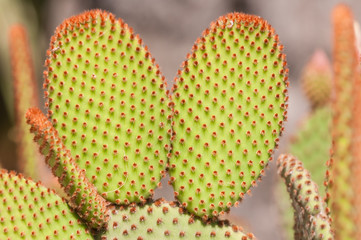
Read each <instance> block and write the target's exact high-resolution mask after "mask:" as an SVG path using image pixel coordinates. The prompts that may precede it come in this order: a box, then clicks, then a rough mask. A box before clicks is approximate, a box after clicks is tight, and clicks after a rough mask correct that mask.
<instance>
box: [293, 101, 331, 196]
mask: <svg viewBox="0 0 361 240" xmlns="http://www.w3.org/2000/svg"><path fill="white" fill-rule="evenodd" d="M331 120H332V110H331V108H330V107H329V106H325V107H321V108H317V109H315V110H314V112H312V113H311V115H310V116H308V117H307V119H305V121H304V122H303V123H302V125H301V127H300V128H299V131H298V132H297V135H296V136H295V137H294V139H292V142H291V144H290V152H291V153H292V155H294V156H297V158H299V159H301V160H302V162H303V165H304V166H305V168H306V169H307V170H308V171H309V172H310V174H311V176H312V179H313V181H314V182H315V183H316V184H317V185H318V186H319V190H320V193H321V196H325V195H326V192H325V188H324V187H322V186H324V181H325V172H326V171H327V164H326V163H327V161H328V159H330V150H331V147H332V136H331V131H330V130H331Z"/></svg>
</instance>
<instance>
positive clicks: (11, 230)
mask: <svg viewBox="0 0 361 240" xmlns="http://www.w3.org/2000/svg"><path fill="white" fill-rule="evenodd" d="M0 186H1V187H0V239H8V240H18V239H59V240H63V239H82V240H83V239H84V240H85V239H93V238H92V236H91V234H90V233H89V232H88V230H87V229H86V226H85V224H82V223H81V221H80V220H79V219H78V217H77V216H76V214H74V213H72V211H71V209H70V208H69V206H68V205H67V204H66V203H65V202H64V201H63V200H62V199H61V198H60V197H59V196H57V195H56V194H55V193H54V192H53V191H51V190H49V189H47V188H45V187H44V186H42V185H41V184H40V183H35V182H33V181H32V180H29V179H26V178H24V177H22V176H21V175H16V174H14V173H12V172H10V173H8V172H6V171H5V170H2V171H1V172H0Z"/></svg>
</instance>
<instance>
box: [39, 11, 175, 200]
mask: <svg viewBox="0 0 361 240" xmlns="http://www.w3.org/2000/svg"><path fill="white" fill-rule="evenodd" d="M45 64H46V66H47V68H48V69H47V71H46V72H45V83H44V88H45V90H46V92H45V95H46V107H47V108H48V117H49V118H50V119H51V122H52V124H53V125H54V127H55V129H56V130H57V131H58V132H59V136H60V137H61V139H62V141H63V143H64V145H65V147H66V148H67V149H69V150H70V151H71V155H72V156H73V157H74V159H75V162H76V163H77V164H78V165H79V167H80V169H83V170H84V171H85V173H86V177H87V178H88V179H89V180H90V181H91V183H93V184H94V185H95V187H96V188H97V190H98V192H99V193H101V194H102V196H103V197H104V198H105V199H107V200H109V201H111V202H113V203H116V204H129V203H131V202H144V201H145V200H146V199H148V198H149V197H151V196H152V194H153V192H154V189H155V188H156V187H157V186H158V185H159V183H160V179H161V177H162V176H164V174H165V168H166V164H167V154H169V151H170V142H169V138H170V134H171V130H170V122H169V121H170V119H171V116H170V110H169V109H168V108H169V106H168V105H169V103H168V97H167V92H166V83H165V82H164V78H163V76H162V75H161V73H160V71H159V68H158V65H156V64H155V61H154V59H153V58H152V57H151V55H150V53H149V51H148V49H147V47H145V46H143V43H142V40H141V39H140V38H139V36H138V35H135V34H134V33H133V30H132V29H131V28H129V27H128V25H127V24H125V23H124V22H123V21H122V20H121V19H119V20H117V19H115V17H114V16H113V15H112V14H110V13H107V12H105V11H101V10H92V11H89V12H85V13H83V14H80V15H77V16H74V17H72V18H70V19H67V20H65V21H64V22H63V23H62V24H61V25H60V26H59V27H58V28H57V30H56V31H55V34H54V35H53V37H52V39H51V43H50V49H49V51H48V58H47V60H46V62H45Z"/></svg>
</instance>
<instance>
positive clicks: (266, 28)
mask: <svg viewBox="0 0 361 240" xmlns="http://www.w3.org/2000/svg"><path fill="white" fill-rule="evenodd" d="M282 50H283V46H282V45H280V43H279V40H278V36H277V35H276V34H275V32H274V30H273V28H272V27H271V26H270V25H269V24H268V23H267V22H266V21H264V20H263V19H261V18H259V17H256V16H250V15H246V14H242V13H231V14H228V15H225V16H222V17H220V18H219V19H218V20H217V21H215V22H213V23H211V26H210V28H209V29H207V30H206V31H205V32H204V33H203V35H202V37H200V38H199V39H198V40H197V41H196V43H195V44H194V46H193V48H192V52H191V53H190V54H188V56H187V60H186V61H185V62H184V63H183V66H182V69H181V70H179V72H178V76H177V77H176V85H175V86H174V94H173V100H174V110H173V121H174V122H173V125H174V134H175V139H174V141H173V150H172V151H173V154H172V158H171V159H170V163H169V169H170V176H171V179H170V182H171V183H172V184H173V186H174V189H175V195H176V197H177V198H178V199H179V200H180V201H181V202H182V204H183V206H185V207H186V208H187V209H188V210H189V211H190V212H192V213H195V214H197V215H200V216H203V217H205V218H207V217H211V216H217V215H219V214H220V213H223V212H224V211H227V210H228V209H229V208H230V207H231V206H232V205H234V204H235V203H236V201H237V200H239V199H240V198H241V199H242V198H243V196H244V194H245V193H247V192H248V191H249V188H250V187H251V186H252V185H255V184H256V181H257V179H258V178H259V177H260V175H262V174H263V172H264V168H265V166H266V165H267V163H268V161H269V160H270V159H271V158H272V153H273V150H274V149H275V148H276V147H277V143H278V140H279V136H280V134H281V132H282V130H283V123H284V121H285V120H286V113H287V111H286V109H287V98H288V96H287V85H288V80H287V79H288V77H287V74H288V69H287V68H286V59H285V55H284V54H283V53H282Z"/></svg>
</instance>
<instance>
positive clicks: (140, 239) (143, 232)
mask: <svg viewBox="0 0 361 240" xmlns="http://www.w3.org/2000/svg"><path fill="white" fill-rule="evenodd" d="M99 239H101V240H106V239H107V240H116V239H118V240H120V239H131V240H146V239H149V240H150V239H157V240H158V239H237V240H246V239H255V238H254V237H253V235H252V234H245V233H243V232H242V231H241V229H240V228H239V227H237V226H229V225H228V224H227V223H226V222H222V223H219V225H215V224H211V223H203V222H202V221H201V220H200V219H198V218H194V217H192V216H191V215H189V214H187V213H185V212H184V210H183V209H181V208H178V207H177V206H176V205H175V204H174V203H166V202H164V201H163V200H158V201H156V202H155V203H153V204H146V205H144V206H140V207H139V206H136V205H135V204H133V205H131V206H129V207H126V208H123V207H120V208H114V209H113V210H112V214H111V217H110V222H109V225H108V230H107V232H106V233H104V234H103V235H102V236H100V237H99Z"/></svg>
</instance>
